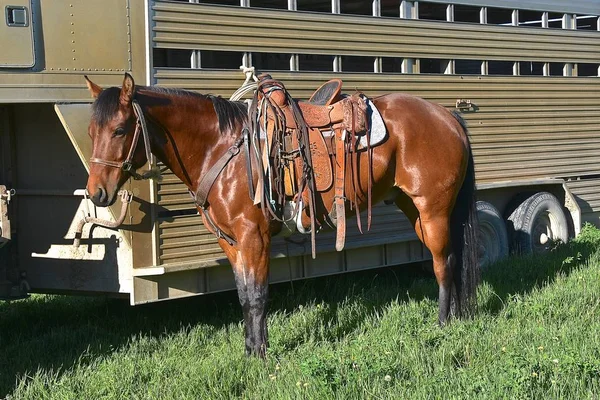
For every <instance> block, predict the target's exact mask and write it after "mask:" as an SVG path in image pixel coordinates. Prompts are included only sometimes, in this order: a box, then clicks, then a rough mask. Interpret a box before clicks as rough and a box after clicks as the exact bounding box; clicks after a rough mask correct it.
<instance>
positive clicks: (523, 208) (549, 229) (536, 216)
mask: <svg viewBox="0 0 600 400" xmlns="http://www.w3.org/2000/svg"><path fill="white" fill-rule="evenodd" d="M508 220H509V224H512V229H511V251H512V253H514V254H530V253H543V252H546V251H548V250H550V249H551V248H553V247H554V246H555V245H556V243H558V242H565V243H566V242H567V240H569V225H568V221H567V217H566V215H565V212H564V211H563V207H562V205H561V204H560V202H559V201H558V199H557V198H556V197H555V196H554V195H553V194H551V193H548V192H539V193H535V194H534V195H532V196H530V197H529V198H528V199H526V200H525V201H524V202H522V203H521V205H519V206H518V207H517V208H516V209H515V210H514V211H513V212H512V213H511V214H510V216H509V217H508Z"/></svg>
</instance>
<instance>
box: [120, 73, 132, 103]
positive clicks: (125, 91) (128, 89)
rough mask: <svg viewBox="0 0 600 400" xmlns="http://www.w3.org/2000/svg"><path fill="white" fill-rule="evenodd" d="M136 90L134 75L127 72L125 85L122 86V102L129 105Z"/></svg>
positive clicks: (124, 80)
mask: <svg viewBox="0 0 600 400" xmlns="http://www.w3.org/2000/svg"><path fill="white" fill-rule="evenodd" d="M134 90H135V83H134V82H133V77H132V76H131V75H129V74H128V73H127V72H125V78H124V79H123V87H122V88H121V96H120V99H121V104H122V105H124V106H128V105H130V104H131V101H132V100H133V92H134Z"/></svg>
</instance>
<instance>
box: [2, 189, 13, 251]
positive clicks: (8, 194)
mask: <svg viewBox="0 0 600 400" xmlns="http://www.w3.org/2000/svg"><path fill="white" fill-rule="evenodd" d="M14 195H15V190H14V189H10V190H9V189H7V188H6V186H4V185H0V247H3V246H4V245H6V244H7V243H8V242H9V241H10V239H11V234H10V220H9V219H8V204H9V203H10V199H11V198H12V197H13V196H14Z"/></svg>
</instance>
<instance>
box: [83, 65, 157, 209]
mask: <svg viewBox="0 0 600 400" xmlns="http://www.w3.org/2000/svg"><path fill="white" fill-rule="evenodd" d="M85 79H86V82H87V86H88V89H89V90H90V93H91V94H92V97H94V98H95V99H96V101H95V102H94V104H93V106H92V119H91V121H90V125H89V128H88V134H89V135H90V137H91V139H92V158H91V159H90V177H89V178H88V183H87V191H88V193H89V196H90V198H91V200H92V201H93V202H94V204H95V205H97V206H100V207H106V206H109V205H111V204H113V203H114V202H115V199H116V198H117V191H118V190H119V189H120V188H121V186H122V185H123V184H124V183H125V182H126V181H127V179H129V178H130V176H131V175H130V173H129V171H135V169H137V168H139V167H141V166H142V165H143V164H144V163H145V162H146V158H147V157H146V155H145V153H144V150H143V143H142V144H140V142H143V141H142V140H139V136H140V132H139V130H141V128H138V125H139V124H138V123H137V118H136V113H135V111H134V105H133V96H134V93H135V84H134V82H133V78H132V77H131V75H129V74H127V73H126V74H125V78H124V80H123V86H122V87H121V88H118V87H111V88H107V89H105V90H103V89H102V88H101V87H100V86H98V85H96V84H95V83H93V82H92V81H90V80H89V79H88V78H87V76H86V77H85Z"/></svg>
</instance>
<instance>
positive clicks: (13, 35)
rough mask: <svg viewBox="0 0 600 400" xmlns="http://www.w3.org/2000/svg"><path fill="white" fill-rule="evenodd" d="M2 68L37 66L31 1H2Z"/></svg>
mask: <svg viewBox="0 0 600 400" xmlns="http://www.w3.org/2000/svg"><path fill="white" fill-rule="evenodd" d="M0 10H1V12H2V13H3V14H4V15H3V17H2V21H0V48H2V51H0V68H31V67H33V66H34V65H35V51H34V40H33V20H32V12H31V1H30V0H0Z"/></svg>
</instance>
